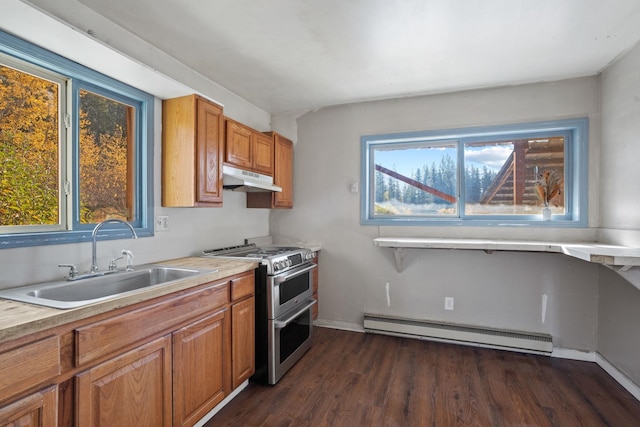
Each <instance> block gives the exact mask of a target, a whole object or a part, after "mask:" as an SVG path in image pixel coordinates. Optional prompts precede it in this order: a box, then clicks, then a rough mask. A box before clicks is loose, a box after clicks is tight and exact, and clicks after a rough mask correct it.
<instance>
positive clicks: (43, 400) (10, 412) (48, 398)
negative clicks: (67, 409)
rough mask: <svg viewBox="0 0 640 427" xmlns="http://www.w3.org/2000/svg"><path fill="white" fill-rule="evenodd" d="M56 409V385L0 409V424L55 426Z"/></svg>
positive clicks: (39, 426)
mask: <svg viewBox="0 0 640 427" xmlns="http://www.w3.org/2000/svg"><path fill="white" fill-rule="evenodd" d="M57 409H58V394H57V387H56V386H53V387H49V388H46V389H44V390H42V391H39V392H37V393H33V394H31V395H29V396H27V397H24V398H22V399H20V400H18V401H17V402H14V403H12V404H10V405H8V406H5V407H4V408H2V409H0V426H3V427H4V426H20V427H49V426H51V427H53V426H57V425H58V423H57V417H58V411H57Z"/></svg>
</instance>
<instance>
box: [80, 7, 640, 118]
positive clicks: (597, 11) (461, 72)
mask: <svg viewBox="0 0 640 427" xmlns="http://www.w3.org/2000/svg"><path fill="white" fill-rule="evenodd" d="M78 1H79V2H80V3H82V4H84V5H86V6H87V7H89V8H91V9H93V10H95V11H96V12H98V13H99V14H101V15H102V16H104V17H106V18H107V19H109V20H111V21H113V22H114V23H116V24H118V25H120V26H121V27H123V28H125V29H126V30H128V31H130V32H132V33H134V34H136V35H137V36H139V37H140V38H142V39H144V40H146V41H147V42H149V43H151V44H152V45H154V46H156V47H157V48H159V49H161V50H162V51H164V52H166V53H168V54H169V55H171V56H173V57H175V58H176V59H178V60H180V61H181V62H183V63H184V64H186V65H188V66H189V67H190V68H192V69H194V70H196V71H197V72H199V73H201V74H203V75H204V76H206V77H208V78H209V79H211V80H213V81H215V82H216V83H219V84H220V85H222V86H224V87H225V88H227V89H229V90H231V91H232V92H234V93H236V94H238V95H240V96H241V97H243V98H245V99H247V100H248V101H250V102H252V103H253V104H255V105H256V106H258V107H260V108H262V109H264V110H266V111H267V112H270V113H281V112H288V111H297V110H304V109H315V108H320V107H324V106H328V105H336V104H343V103H350V102H357V101H364V100H373V99H385V98H396V97H403V96H412V95H419V94H430V93H442V92H450V91H458V90H465V89H474V88H483V87H492V86H503V85H515V84H523V83H531V82H539V81H553V80H559V79H565V78H572V77H579V76H586V75H595V74H597V73H599V72H600V71H602V70H603V69H604V68H605V67H606V66H607V64H609V63H610V62H611V61H612V60H614V59H615V58H616V57H618V56H619V55H620V54H622V53H624V52H625V51H627V50H628V49H630V48H631V47H632V46H633V45H634V44H635V43H636V42H637V41H638V40H639V39H640V1H638V0H482V1H480V0H270V1H260V0H181V1H176V0H109V1H105V0H78Z"/></svg>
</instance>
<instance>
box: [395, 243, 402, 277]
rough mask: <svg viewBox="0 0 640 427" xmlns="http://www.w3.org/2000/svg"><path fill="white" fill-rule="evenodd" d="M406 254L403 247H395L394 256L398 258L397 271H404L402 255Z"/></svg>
mask: <svg viewBox="0 0 640 427" xmlns="http://www.w3.org/2000/svg"><path fill="white" fill-rule="evenodd" d="M403 256H404V249H403V248H393V257H394V258H395V260H396V271H397V272H398V273H402V257H403Z"/></svg>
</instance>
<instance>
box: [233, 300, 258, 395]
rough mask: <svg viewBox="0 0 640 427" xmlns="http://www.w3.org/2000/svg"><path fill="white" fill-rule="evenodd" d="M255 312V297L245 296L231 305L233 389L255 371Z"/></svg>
mask: <svg viewBox="0 0 640 427" xmlns="http://www.w3.org/2000/svg"><path fill="white" fill-rule="evenodd" d="M255 312H256V310H255V297H251V298H247V299H246V300H244V301H240V302H239V303H236V304H234V305H233V306H232V307H231V324H232V329H233V336H232V338H231V341H232V342H231V346H232V348H233V351H232V354H231V364H232V372H233V388H234V389H235V388H237V387H238V386H240V384H242V383H243V382H244V381H245V380H247V379H249V377H251V375H253V373H254V372H255V366H256V365H255Z"/></svg>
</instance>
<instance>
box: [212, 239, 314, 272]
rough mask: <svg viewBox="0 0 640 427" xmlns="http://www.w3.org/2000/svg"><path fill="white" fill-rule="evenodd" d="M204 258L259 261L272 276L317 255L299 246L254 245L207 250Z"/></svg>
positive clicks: (308, 260)
mask: <svg viewBox="0 0 640 427" xmlns="http://www.w3.org/2000/svg"><path fill="white" fill-rule="evenodd" d="M202 256H205V257H215V258H236V259H238V258H245V259H257V260H259V261H260V263H261V264H263V265H265V266H266V267H267V274H268V275H270V276H271V275H275V274H276V273H283V272H285V271H288V270H291V269H293V268H295V267H297V266H299V265H301V264H304V263H307V262H310V261H311V260H312V259H313V258H314V257H315V254H314V253H313V252H312V251H311V250H310V249H307V248H301V247H297V246H278V245H270V246H256V245H255V244H253V243H252V244H248V245H240V246H231V247H227V248H220V249H207V250H205V251H202Z"/></svg>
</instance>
